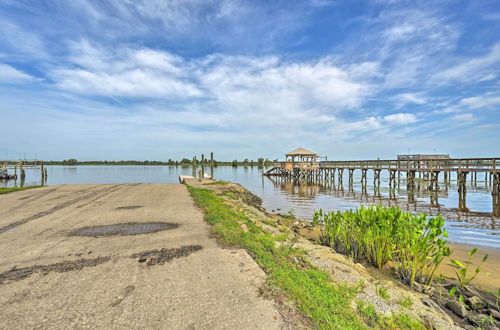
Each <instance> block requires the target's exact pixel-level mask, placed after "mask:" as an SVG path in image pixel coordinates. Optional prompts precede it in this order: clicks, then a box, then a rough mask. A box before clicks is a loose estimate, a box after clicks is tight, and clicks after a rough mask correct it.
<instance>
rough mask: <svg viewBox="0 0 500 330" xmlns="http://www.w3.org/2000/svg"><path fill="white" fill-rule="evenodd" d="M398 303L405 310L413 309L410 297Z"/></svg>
mask: <svg viewBox="0 0 500 330" xmlns="http://www.w3.org/2000/svg"><path fill="white" fill-rule="evenodd" d="M398 303H399V304H400V305H401V306H403V307H404V308H406V309H412V308H413V299H412V298H411V297H410V296H406V297H404V298H403V299H401V300H400V301H398Z"/></svg>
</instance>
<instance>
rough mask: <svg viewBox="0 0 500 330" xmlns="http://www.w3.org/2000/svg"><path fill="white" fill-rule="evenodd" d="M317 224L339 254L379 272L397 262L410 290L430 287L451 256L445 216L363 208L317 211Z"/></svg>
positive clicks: (397, 266)
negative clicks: (416, 285) (415, 285)
mask: <svg viewBox="0 0 500 330" xmlns="http://www.w3.org/2000/svg"><path fill="white" fill-rule="evenodd" d="M313 223H314V224H316V225H323V226H324V228H323V232H324V235H325V237H324V239H323V240H324V242H325V243H326V244H327V245H329V246H331V247H333V248H334V249H335V250H336V251H337V252H340V253H344V254H346V255H348V256H350V257H352V258H353V259H358V260H359V259H364V260H367V261H368V262H370V263H372V264H373V265H374V266H375V267H377V268H382V267H383V266H384V265H385V264H386V263H387V262H388V261H390V260H391V261H393V262H394V265H395V269H396V271H397V273H398V274H399V275H400V277H401V278H402V279H403V280H404V281H406V282H407V283H408V284H409V285H410V286H412V285H413V283H414V282H415V281H416V280H418V281H420V282H423V281H426V282H427V283H428V284H430V283H431V282H432V279H433V277H434V272H435V271H436V269H437V267H438V266H439V264H440V263H441V262H442V260H443V258H444V257H445V256H449V255H450V249H449V248H448V247H447V246H446V238H447V237H448V234H447V232H446V231H445V230H444V220H443V218H442V217H441V216H437V217H435V218H429V217H427V216H426V215H425V214H416V215H414V214H412V213H411V212H404V211H402V210H401V209H400V208H398V207H391V208H387V207H384V206H370V207H364V206H362V207H361V208H359V209H356V210H349V211H345V212H328V213H323V211H322V210H319V211H316V212H315V213H314V218H313Z"/></svg>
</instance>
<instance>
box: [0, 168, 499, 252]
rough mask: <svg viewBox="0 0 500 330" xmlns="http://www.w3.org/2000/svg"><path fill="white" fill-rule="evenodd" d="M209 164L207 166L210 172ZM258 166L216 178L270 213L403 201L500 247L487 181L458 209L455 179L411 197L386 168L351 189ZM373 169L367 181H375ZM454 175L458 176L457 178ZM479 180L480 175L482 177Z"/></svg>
mask: <svg viewBox="0 0 500 330" xmlns="http://www.w3.org/2000/svg"><path fill="white" fill-rule="evenodd" d="M47 171H48V179H47V182H46V184H47V185H58V184H82V183H89V184H98V183H178V182H179V181H178V177H179V175H191V173H192V169H191V168H190V167H181V166H179V167H175V166H47ZM208 172H209V169H208V168H207V169H206V173H208ZM261 173H262V172H261V170H260V169H258V168H257V167H237V168H233V167H230V166H221V167H217V168H215V177H216V179H217V180H226V181H232V182H237V183H240V184H241V185H243V186H244V187H246V188H247V189H249V190H250V191H252V192H253V193H254V194H256V195H258V196H259V197H261V198H262V200H263V206H264V207H265V208H266V210H267V211H268V212H272V213H282V214H283V213H287V212H290V211H292V212H293V213H294V214H295V215H296V216H297V217H299V218H302V219H308V220H310V219H312V216H313V213H314V210H318V209H323V210H324V211H330V210H347V209H352V208H356V207H359V206H360V205H361V204H365V205H369V204H384V205H399V206H400V207H401V208H402V209H405V210H409V211H416V212H425V213H427V214H431V215H437V214H441V215H443V217H444V218H445V220H446V227H447V230H448V232H449V239H450V241H453V242H457V243H466V244H472V245H482V246H489V247H494V248H498V249H500V218H499V217H498V206H495V205H493V202H492V196H491V187H490V186H488V185H487V184H486V183H485V182H478V183H476V184H471V183H469V186H468V187H467V196H466V207H467V208H468V210H469V211H468V212H464V209H463V205H462V208H461V209H460V210H459V209H458V193H457V187H456V185H455V184H454V182H453V181H452V182H451V184H449V185H445V184H444V183H440V191H439V192H438V193H437V194H433V195H432V198H431V195H430V194H429V192H428V191H427V190H426V189H425V188H424V187H423V186H422V187H420V188H419V187H417V190H416V192H415V193H414V194H411V195H410V196H408V193H407V191H406V189H405V187H406V184H405V183H404V182H403V181H402V182H401V184H400V188H399V189H395V190H390V189H389V187H388V186H389V180H388V177H386V176H384V175H387V173H383V172H382V174H381V187H380V191H376V190H374V187H373V186H368V187H367V189H366V192H364V191H363V190H362V187H361V184H360V177H359V175H360V174H359V173H356V174H357V175H358V176H357V175H356V174H355V176H354V184H353V186H352V189H350V188H349V187H348V183H347V177H346V176H347V175H344V184H343V186H342V187H339V186H338V184H337V185H336V186H334V185H332V184H331V183H327V184H321V185H317V184H316V185H307V184H300V185H294V184H292V183H290V182H285V181H283V180H282V179H279V178H268V177H263V176H262V175H261ZM370 175H372V173H368V184H370V182H372V178H370ZM452 179H453V178H452ZM478 180H479V178H478ZM16 184H17V185H19V182H17V183H16V182H14V181H12V180H11V181H8V182H5V181H4V182H0V186H14V185H16ZM39 184H40V172H39V170H30V169H27V170H26V180H25V185H26V186H28V185H39Z"/></svg>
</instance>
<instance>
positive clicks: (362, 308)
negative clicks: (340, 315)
mask: <svg viewBox="0 0 500 330" xmlns="http://www.w3.org/2000/svg"><path fill="white" fill-rule="evenodd" d="M357 311H358V313H359V314H360V315H361V317H362V318H363V320H364V321H365V323H366V324H367V325H368V326H369V327H371V328H374V329H412V330H413V329H415V330H420V329H422V330H423V329H425V326H424V325H422V324H421V323H420V322H417V321H415V319H414V318H413V317H412V316H411V315H409V314H397V315H392V317H391V316H384V315H380V314H378V313H377V312H376V311H375V308H374V307H373V306H372V305H370V304H367V303H364V302H361V301H358V302H357Z"/></svg>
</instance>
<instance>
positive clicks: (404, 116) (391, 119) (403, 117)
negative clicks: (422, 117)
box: [384, 113, 417, 125]
mask: <svg viewBox="0 0 500 330" xmlns="http://www.w3.org/2000/svg"><path fill="white" fill-rule="evenodd" d="M384 120H385V121H386V122H388V123H390V124H394V125H407V124H412V123H414V122H416V121H417V117H416V116H415V115H414V114H411V113H395V114H392V115H387V116H384Z"/></svg>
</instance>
